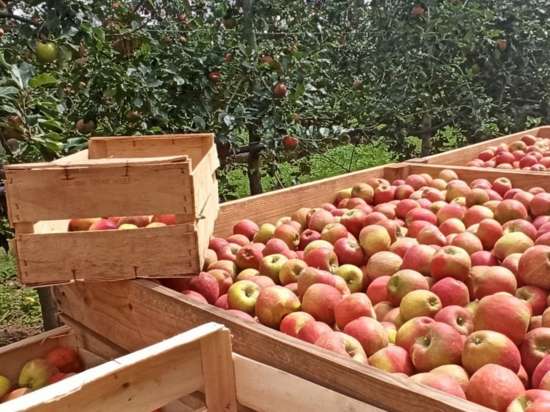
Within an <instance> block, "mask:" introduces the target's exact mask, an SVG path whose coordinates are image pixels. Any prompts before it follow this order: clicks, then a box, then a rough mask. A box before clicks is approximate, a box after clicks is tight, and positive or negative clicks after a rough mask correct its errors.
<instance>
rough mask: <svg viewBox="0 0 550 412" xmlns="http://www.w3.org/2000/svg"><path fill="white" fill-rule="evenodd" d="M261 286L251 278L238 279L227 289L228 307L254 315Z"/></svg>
mask: <svg viewBox="0 0 550 412" xmlns="http://www.w3.org/2000/svg"><path fill="white" fill-rule="evenodd" d="M260 291H261V288H260V286H258V285H257V284H256V283H255V282H252V281H251V280H239V281H237V282H235V283H234V284H233V285H231V287H230V288H229V290H228V291H227V305H228V307H229V309H238V310H241V311H243V312H246V313H248V314H251V315H254V308H255V306H256V301H257V300H258V297H259V296H260Z"/></svg>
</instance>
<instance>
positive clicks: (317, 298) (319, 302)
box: [302, 283, 370, 325]
mask: <svg viewBox="0 0 550 412" xmlns="http://www.w3.org/2000/svg"><path fill="white" fill-rule="evenodd" d="M365 298H366V299H367V300H368V298H367V297H366V295H365ZM341 300H342V293H341V292H340V291H339V290H338V289H336V288H335V287H333V286H330V285H327V284H324V283H315V284H313V285H311V286H310V287H309V288H307V290H306V291H305V293H304V295H303V297H302V310H303V311H304V312H307V313H309V314H310V315H312V316H313V317H314V318H315V319H316V320H319V321H321V322H325V323H326V324H328V325H334V322H335V309H336V306H337V305H338V303H340V301H341ZM369 303H370V302H369Z"/></svg>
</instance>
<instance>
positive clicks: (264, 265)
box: [258, 253, 288, 283]
mask: <svg viewBox="0 0 550 412" xmlns="http://www.w3.org/2000/svg"><path fill="white" fill-rule="evenodd" d="M286 262H288V259H287V257H286V256H284V255H282V254H279V253H276V254H274V255H269V256H265V257H264V258H262V260H261V261H260V265H259V268H258V270H259V271H260V274H261V275H263V276H267V277H270V278H271V279H273V281H274V282H275V283H277V282H279V273H280V272H281V269H282V267H283V266H284V265H285V263H286Z"/></svg>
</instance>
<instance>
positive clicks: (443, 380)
mask: <svg viewBox="0 0 550 412" xmlns="http://www.w3.org/2000/svg"><path fill="white" fill-rule="evenodd" d="M411 379H412V380H413V381H414V382H416V383H420V384H422V385H426V386H429V387H431V388H434V389H437V390H439V391H442V392H445V393H448V394H449V395H453V396H457V397H459V398H462V399H466V395H465V394H464V390H463V389H462V387H461V386H460V384H459V383H458V382H457V381H456V379H454V378H452V377H450V376H448V375H444V374H437V373H432V372H427V373H418V374H416V375H413V376H411Z"/></svg>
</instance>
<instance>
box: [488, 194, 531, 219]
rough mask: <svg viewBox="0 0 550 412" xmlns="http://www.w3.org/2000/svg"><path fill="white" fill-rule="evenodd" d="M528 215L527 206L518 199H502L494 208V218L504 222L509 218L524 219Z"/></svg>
mask: <svg viewBox="0 0 550 412" xmlns="http://www.w3.org/2000/svg"><path fill="white" fill-rule="evenodd" d="M528 216H529V213H528V212H527V208H526V207H525V206H524V205H523V203H521V202H520V201H519V200H514V199H504V200H503V201H502V202H500V203H499V204H498V206H497V207H496V210H495V219H496V220H497V221H498V222H500V224H504V223H506V222H508V221H510V220H515V219H526V218H527V217H528Z"/></svg>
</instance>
